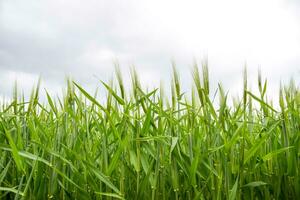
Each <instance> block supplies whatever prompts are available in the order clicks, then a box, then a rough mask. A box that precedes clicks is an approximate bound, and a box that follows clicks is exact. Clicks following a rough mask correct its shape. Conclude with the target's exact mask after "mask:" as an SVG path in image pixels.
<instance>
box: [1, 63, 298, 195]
mask: <svg viewBox="0 0 300 200" xmlns="http://www.w3.org/2000/svg"><path fill="white" fill-rule="evenodd" d="M192 77H193V80H194V86H193V87H192V88H191V96H187V95H184V93H183V91H182V89H181V87H180V85H181V83H180V79H179V76H178V74H177V72H176V69H175V68H174V73H173V79H172V80H173V81H172V83H171V91H172V95H171V98H167V97H166V96H164V92H163V91H162V89H159V88H158V89H154V90H152V91H147V90H144V89H143V88H142V87H141V84H140V81H139V78H138V75H137V73H136V72H135V71H134V70H133V71H132V88H131V90H130V91H131V93H126V91H127V90H125V88H124V84H123V81H122V76H121V73H120V71H119V70H116V78H117V82H114V83H110V84H107V83H104V82H102V83H101V84H102V85H103V87H104V88H106V90H107V98H106V102H105V103H100V101H99V100H98V97H97V96H96V95H94V94H89V93H88V92H86V90H85V89H84V88H82V87H81V86H80V85H78V84H77V83H75V82H72V81H69V82H68V85H67V90H66V93H65V94H64V97H63V98H60V99H54V98H52V97H51V96H50V95H49V94H48V93H47V91H45V93H46V97H47V103H43V102H42V101H40V100H39V86H37V87H36V88H35V89H34V90H33V91H32V95H31V98H30V100H29V101H28V102H27V101H25V100H24V97H23V96H21V95H19V94H18V92H17V91H18V90H17V88H15V89H14V95H13V99H12V101H11V102H9V103H2V105H1V108H0V155H1V156H0V199H300V176H299V170H300V151H299V148H300V91H299V89H297V88H296V86H295V84H294V83H291V84H290V85H288V86H285V87H283V86H282V87H281V89H280V95H279V100H278V101H279V105H280V108H279V109H275V108H274V107H273V106H272V104H271V103H270V102H269V101H268V100H267V96H266V90H267V81H263V80H262V78H261V75H260V74H259V75H258V84H257V85H258V91H259V93H258V94H253V93H252V92H251V91H249V90H248V86H247V73H246V71H245V73H244V89H243V98H242V100H241V101H235V102H234V104H233V105H232V106H229V105H228V104H229V103H228V95H227V94H226V93H225V91H224V89H223V87H222V85H221V84H219V86H218V91H217V93H218V97H219V105H216V104H214V103H213V102H212V100H211V98H210V96H211V91H210V85H209V84H210V82H209V75H208V68H207V64H206V63H203V66H202V70H201V73H199V69H198V67H197V66H195V68H194V70H193V73H192Z"/></svg>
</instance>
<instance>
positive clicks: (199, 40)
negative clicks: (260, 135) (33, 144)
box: [0, 0, 300, 93]
mask: <svg viewBox="0 0 300 200" xmlns="http://www.w3.org/2000/svg"><path fill="white" fill-rule="evenodd" d="M0 4H1V6H0V9H1V12H0V35H1V37H0V70H2V71H3V73H8V71H11V72H15V73H16V74H20V73H26V74H32V76H37V75H39V74H41V75H42V77H43V79H45V80H44V81H45V83H51V84H49V85H50V87H51V85H55V87H53V88H59V86H60V85H61V84H62V83H63V82H64V77H65V75H70V76H72V77H74V78H75V79H76V80H78V81H79V82H81V83H83V84H84V85H85V86H88V87H90V86H91V85H97V80H96V79H94V78H93V76H94V75H96V76H97V77H99V78H101V79H105V80H108V79H109V78H110V77H111V72H112V71H113V61H114V60H115V59H116V58H117V59H118V60H119V62H120V64H121V67H124V66H125V67H127V68H126V69H122V70H123V71H127V73H124V74H127V75H128V74H129V67H128V66H130V65H132V64H134V65H135V66H136V68H137V71H138V72H140V74H141V79H142V80H143V82H145V83H146V84H149V85H153V84H154V85H158V83H159V79H163V80H169V78H170V73H169V72H170V71H171V62H170V61H171V59H174V60H175V62H176V63H177V66H178V68H179V71H180V73H181V76H182V82H184V85H185V87H188V86H189V85H190V82H191V80H190V68H191V66H192V63H193V60H194V58H196V59H198V61H200V59H201V58H202V57H203V56H205V55H207V56H208V61H209V64H210V71H211V75H212V79H213V80H214V81H222V82H224V84H225V86H226V87H227V88H231V90H233V91H236V90H238V89H235V88H239V87H238V85H239V84H240V83H241V77H242V76H241V75H242V69H243V65H244V63H245V62H247V65H248V71H249V74H250V79H251V80H252V81H251V82H253V81H254V80H255V77H256V72H257V68H258V66H261V69H262V72H263V74H265V75H266V76H267V77H268V78H269V79H270V84H271V85H272V86H271V87H274V88H276V87H277V86H276V85H279V80H280V79H283V80H287V79H289V78H290V77H291V76H292V75H294V77H295V76H296V77H295V78H297V74H298V75H299V65H300V25H299V24H300V18H299V13H300V12H298V11H299V10H300V9H299V7H300V6H299V5H297V4H295V3H293V2H292V1H283V0H263V1H261V0H227V1H221V0H201V1H200V0H187V1H179V0H165V1H159V0H152V1H146V0H145V1H138V0H129V1H121V0H112V1H101V0H100V1H98V0H89V1H80V0H65V1H60V0H47V1H35V0H31V1H30V0H28V1H21V0H2V1H1V3H0ZM274 69H276V70H274ZM18 76H19V75H18ZM4 77H6V75H5V76H4V75H2V76H0V78H1V81H2V80H4V79H5V78H4ZM107 77H109V78H107ZM251 77H252V78H251ZM298 77H300V76H298ZM125 81H127V82H129V78H128V76H127V80H125ZM32 82H34V80H31V79H30V80H29V79H28V81H27V82H26V84H29V85H32V84H33V83H32ZM164 82H166V81H164ZM254 83H255V82H254ZM166 84H167V83H166ZM46 85H47V84H46ZM3 87H4V86H2V89H3V90H4V88H3ZM22 87H23V85H22ZM24 87H27V86H25V85H24ZM7 90H8V89H5V91H7ZM53 90H55V89H53ZM0 93H1V92H0ZM2 93H3V92H2Z"/></svg>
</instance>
